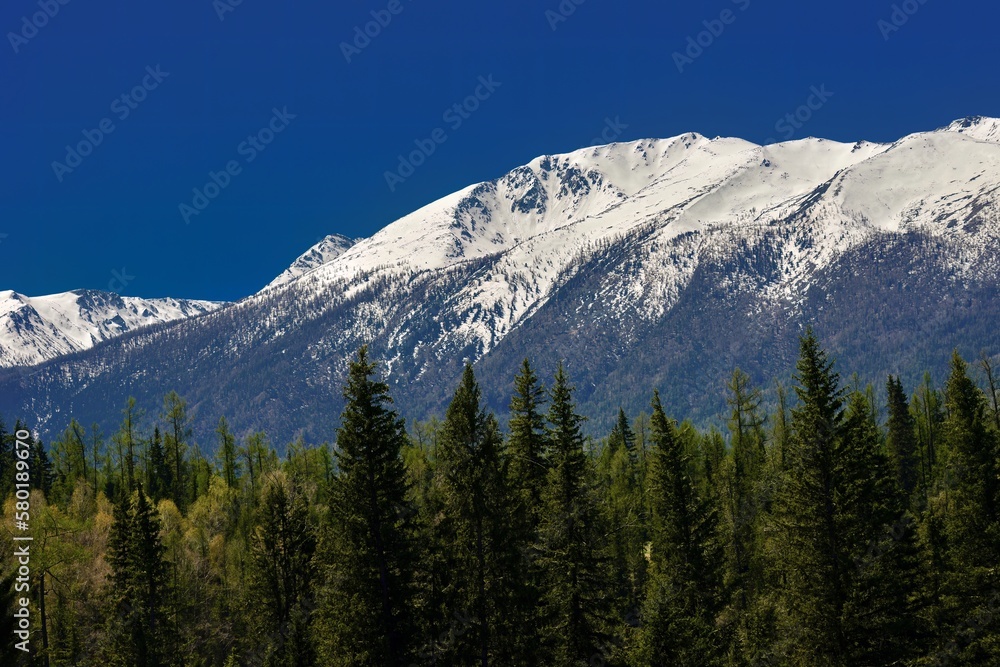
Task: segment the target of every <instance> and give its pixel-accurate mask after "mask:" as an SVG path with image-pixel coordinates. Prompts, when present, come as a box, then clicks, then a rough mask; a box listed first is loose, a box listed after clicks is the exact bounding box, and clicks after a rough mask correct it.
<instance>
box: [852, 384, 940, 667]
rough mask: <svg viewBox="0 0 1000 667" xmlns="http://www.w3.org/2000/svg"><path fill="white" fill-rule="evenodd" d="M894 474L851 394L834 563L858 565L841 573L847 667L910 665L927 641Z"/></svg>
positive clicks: (869, 413) (864, 409)
mask: <svg viewBox="0 0 1000 667" xmlns="http://www.w3.org/2000/svg"><path fill="white" fill-rule="evenodd" d="M897 470H898V468H897V466H896V464H895V462H894V461H892V460H890V458H889V456H888V455H887V454H886V452H885V450H884V449H883V447H882V436H881V433H880V432H879V428H878V424H877V423H876V421H875V411H874V408H873V406H872V405H871V402H870V400H869V398H868V397H866V396H865V395H864V394H862V393H861V392H859V391H854V392H852V393H851V395H850V397H849V400H848V406H847V411H846V414H845V419H844V427H843V431H842V434H841V437H840V438H839V440H838V442H837V445H836V449H835V452H834V473H833V474H834V488H835V492H834V500H835V515H836V519H835V523H836V529H837V533H838V538H839V539H838V543H839V545H840V548H841V549H842V550H843V552H842V553H838V554H837V558H838V559H839V560H840V561H842V562H849V561H853V564H854V567H849V566H845V567H843V568H842V572H843V583H842V586H843V591H844V601H843V604H842V606H841V607H840V618H841V619H842V632H843V635H844V639H845V646H844V649H845V651H846V652H845V654H844V655H843V660H844V661H845V664H847V665H896V664H906V663H907V662H908V661H909V660H911V659H912V658H914V657H915V656H916V651H917V649H918V647H919V645H920V642H922V641H923V640H924V639H925V637H924V633H923V631H922V629H921V627H920V625H919V623H918V612H919V608H918V602H917V589H918V585H919V584H920V577H921V572H920V565H919V555H918V551H917V540H916V538H917V535H916V528H917V526H916V520H915V519H914V517H913V516H912V515H911V514H910V513H909V512H908V511H907V508H908V505H909V502H908V496H907V494H906V493H905V492H904V491H903V488H902V486H901V485H900V483H899V479H898V478H897ZM905 478H906V477H904V479H905ZM908 479H914V477H913V476H910V477H908Z"/></svg>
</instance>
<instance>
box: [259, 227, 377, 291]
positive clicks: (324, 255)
mask: <svg viewBox="0 0 1000 667" xmlns="http://www.w3.org/2000/svg"><path fill="white" fill-rule="evenodd" d="M355 243H357V239H350V238H347V237H346V236H344V235H342V234H330V235H329V236H327V237H326V238H324V239H322V240H321V241H320V242H319V243H317V244H316V245H314V246H313V247H311V248H309V250H307V251H305V252H304V253H302V254H301V255H299V257H298V259H296V260H295V261H294V262H292V265H291V266H289V267H288V268H287V269H285V271H284V272H283V273H282V274H281V275H280V276H278V277H277V278H275V279H274V280H272V281H271V282H270V283H268V284H267V287H265V288H264V289H269V288H271V287H277V286H279V285H284V284H285V283H288V282H291V281H293V280H295V279H296V278H298V277H299V276H302V275H305V274H306V273H309V272H310V271H312V270H314V269H317V268H319V267H321V266H323V265H324V264H326V263H327V262H330V261H332V260H334V259H336V258H337V257H339V256H340V255H342V254H343V253H344V252H345V251H346V250H347V249H349V248H350V247H351V246H353V245H354V244H355Z"/></svg>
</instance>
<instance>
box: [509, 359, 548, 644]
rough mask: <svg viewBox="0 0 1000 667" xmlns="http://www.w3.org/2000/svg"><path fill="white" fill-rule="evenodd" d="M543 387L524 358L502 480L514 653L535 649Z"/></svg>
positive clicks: (544, 464) (543, 472)
mask: <svg viewBox="0 0 1000 667" xmlns="http://www.w3.org/2000/svg"><path fill="white" fill-rule="evenodd" d="M545 402H546V395H545V389H544V387H543V386H542V384H541V383H540V382H539V380H538V377H537V376H536V375H535V371H534V369H532V367H531V364H530V362H529V361H528V360H527V359H525V360H524V361H523V362H522V364H521V370H520V372H519V373H518V375H517V376H516V377H515V378H514V395H513V397H512V398H511V401H510V422H509V428H510V436H509V437H508V439H507V456H508V461H509V463H508V480H509V487H510V492H511V495H512V498H511V500H512V503H513V504H512V507H511V517H510V522H509V524H508V538H509V540H510V544H511V547H512V548H513V549H514V550H515V552H516V553H518V554H519V555H520V561H521V564H520V576H519V581H518V582H517V583H516V585H515V589H516V598H515V600H514V604H513V609H512V610H511V612H510V613H511V614H512V618H511V622H512V623H513V625H515V626H516V627H517V628H518V630H517V632H516V633H515V637H514V640H515V653H516V654H517V655H521V656H524V655H531V654H533V653H534V652H535V651H536V650H537V646H538V629H539V614H540V611H541V609H540V605H539V595H540V590H541V573H540V570H539V568H538V562H537V560H536V558H535V556H536V555H537V552H536V550H535V545H536V544H537V542H538V527H539V522H540V520H541V515H542V494H543V493H544V490H545V484H546V478H547V475H548V469H549V461H548V454H547V446H548V445H547V439H546V433H545V414H544V412H543V409H542V408H543V406H544V404H545Z"/></svg>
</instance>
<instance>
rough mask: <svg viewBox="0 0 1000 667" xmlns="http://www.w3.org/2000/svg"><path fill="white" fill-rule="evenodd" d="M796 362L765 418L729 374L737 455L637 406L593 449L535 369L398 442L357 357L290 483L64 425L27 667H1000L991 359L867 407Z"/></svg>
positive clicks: (298, 451)
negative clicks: (327, 427) (498, 406)
mask: <svg viewBox="0 0 1000 667" xmlns="http://www.w3.org/2000/svg"><path fill="white" fill-rule="evenodd" d="M800 352H801V353H800V359H799V362H798V366H797V368H798V373H797V375H796V380H795V386H794V387H793V388H791V390H790V391H786V390H785V389H783V388H781V387H779V388H778V401H777V403H778V407H777V409H776V410H775V411H774V412H773V413H772V414H765V412H764V410H763V408H762V392H761V390H760V389H759V388H756V387H753V386H751V384H750V381H749V378H748V377H747V376H746V375H745V374H743V373H741V372H740V371H739V370H737V371H735V372H734V373H733V375H732V378H731V380H730V382H729V385H728V397H727V398H728V404H729V406H730V414H729V419H728V426H727V428H726V430H725V431H724V432H723V431H719V430H716V429H711V430H708V431H699V430H698V429H696V428H695V427H693V426H692V425H691V424H690V423H681V424H678V423H677V422H676V421H675V420H674V419H672V418H671V417H670V416H669V415H667V414H665V412H664V410H663V408H662V406H661V403H660V400H659V396H658V394H657V393H656V392H653V394H652V397H651V410H650V413H648V414H643V415H639V416H637V417H635V418H634V419H629V417H628V416H627V415H626V414H624V412H620V413H619V415H618V420H617V423H616V425H615V427H614V428H613V429H612V430H611V432H610V433H609V434H608V435H607V437H606V438H604V439H602V440H600V441H598V442H595V441H593V440H591V439H589V438H586V437H585V436H584V434H583V431H582V428H581V424H582V423H583V421H584V417H582V416H581V415H579V414H578V413H577V411H576V407H575V404H574V399H573V388H572V386H571V383H570V379H569V378H568V377H567V375H566V373H565V371H564V370H563V369H562V368H561V367H560V368H559V369H558V370H557V371H556V373H555V376H554V379H553V381H552V383H551V386H550V387H549V388H545V387H543V384H542V382H541V381H540V379H539V378H538V376H537V375H536V372H535V370H534V369H533V368H532V367H531V365H530V363H529V362H528V361H527V360H526V361H525V362H524V363H523V365H522V367H521V368H520V370H519V373H518V374H517V376H516V378H515V381H514V391H513V397H512V400H511V403H510V420H509V424H508V427H507V429H506V432H504V431H503V430H502V429H501V427H500V424H499V423H498V420H497V419H496V417H495V416H494V415H492V414H490V413H489V412H487V411H486V410H484V408H483V407H482V401H481V397H480V389H479V386H478V384H477V382H476V379H475V376H474V373H473V369H472V367H471V366H470V367H467V368H466V369H465V373H464V376H463V378H462V380H461V383H460V385H459V386H458V388H457V390H456V391H455V394H454V398H453V400H452V401H451V404H450V406H449V407H448V410H447V413H446V415H445V417H444V419H443V421H434V420H432V421H430V422H427V423H420V424H415V425H414V426H413V427H412V428H411V429H410V430H409V432H407V429H406V427H405V425H404V422H403V421H402V420H401V419H400V417H399V415H398V414H397V413H396V412H395V411H394V410H393V408H392V402H391V398H390V396H389V388H388V385H387V384H385V383H384V382H383V381H382V380H381V378H380V375H379V373H378V369H377V366H376V364H375V363H373V362H372V361H371V360H370V359H369V358H368V354H367V351H366V350H365V349H362V350H361V351H360V352H359V354H358V356H357V358H356V360H355V361H354V362H353V363H352V364H351V367H350V372H349V379H348V381H347V384H346V386H345V387H344V397H345V399H346V407H345V409H344V411H343V414H342V415H341V424H342V425H341V427H340V429H339V431H338V432H337V434H336V447H330V446H328V445H323V446H320V447H307V446H305V445H304V444H303V443H301V442H299V443H295V444H293V445H291V446H289V447H288V450H287V455H285V456H283V457H279V455H278V454H277V452H276V451H275V449H274V448H273V447H272V446H271V444H270V443H269V441H268V438H267V436H266V435H265V434H263V433H258V434H253V435H250V436H249V437H247V438H244V439H239V438H237V437H236V436H235V435H234V434H233V431H232V430H231V428H230V426H229V425H228V424H227V423H226V420H225V419H221V420H220V422H219V426H218V429H217V433H216V435H217V438H218V443H217V446H216V447H214V451H215V452H216V454H215V455H214V456H213V457H212V458H208V457H206V456H205V455H204V454H203V453H202V452H201V451H200V449H199V448H198V447H197V446H196V445H195V444H194V443H193V442H192V440H191V430H190V420H189V418H188V414H187V406H186V404H185V402H184V400H183V399H181V398H180V397H179V396H177V395H176V394H173V393H172V394H170V395H168V396H167V397H166V399H165V400H164V405H163V410H162V413H161V414H160V418H159V420H157V426H156V427H155V428H154V430H153V431H152V433H140V432H139V431H138V429H137V427H136V424H138V423H145V421H144V420H142V419H141V418H140V415H139V414H138V412H137V408H136V406H135V403H134V401H131V400H130V401H129V402H128V404H127V405H126V407H125V409H124V411H123V418H122V425H121V428H120V429H119V430H118V431H117V432H116V433H114V434H113V435H112V436H111V438H110V439H109V440H108V441H107V442H105V439H104V438H103V436H102V434H101V433H100V432H99V431H98V430H97V429H95V428H92V429H90V430H87V429H84V428H83V427H81V426H80V425H79V424H77V423H76V422H75V421H71V423H70V425H69V426H68V427H67V429H66V431H65V432H64V433H63V434H62V435H61V436H60V437H59V438H58V439H57V440H56V441H55V442H53V443H52V446H51V448H49V449H48V450H46V448H45V447H43V446H42V445H41V443H34V442H33V443H32V444H31V457H30V460H31V484H32V486H33V490H32V492H31V507H32V517H31V528H30V531H31V535H32V536H33V537H34V541H33V543H32V550H33V551H32V577H33V579H32V582H31V583H32V588H31V590H32V613H33V618H32V623H33V629H34V634H33V635H32V646H33V649H34V653H33V657H32V659H31V663H30V664H36V665H112V666H116V665H121V666H128V667H134V666H146V665H149V666H159V665H223V666H226V667H229V666H234V665H282V666H284V665H287V666H302V667H305V666H309V665H359V666H360V665H370V666H373V667H374V666H394V665H399V666H409V665H447V666H449V667H451V666H463V665H470V666H471V665H480V666H485V665H497V666H505V667H506V666H520V665H554V666H559V667H563V666H565V667H569V666H574V667H575V666H593V665H621V666H636V667H638V666H654V665H655V666H664V667H666V666H670V667H683V666H696V665H697V666H720V667H721V666H726V667H730V666H732V667H764V666H777V665H790V666H802V667H805V666H809V667H813V666H834V667H862V666H869V665H870V666H876V665H878V666H889V665H954V666H959V665H983V666H994V667H995V666H996V665H1000V631H998V629H1000V410H998V387H997V385H996V378H995V377H994V369H993V368H992V366H991V364H990V362H989V360H988V359H987V358H984V359H983V361H982V362H981V364H980V368H979V370H978V371H977V370H974V369H970V367H969V366H968V365H967V363H966V362H965V361H964V360H963V359H962V358H961V357H959V356H958V355H957V353H956V355H955V356H954V358H953V360H952V365H951V373H950V376H949V378H948V380H947V383H946V384H945V386H944V387H943V388H941V389H938V388H935V387H934V386H933V385H932V383H931V382H930V380H929V379H925V382H924V383H923V384H922V385H921V386H920V387H918V388H916V390H915V391H914V392H913V393H912V395H909V396H908V394H907V391H906V389H905V388H904V387H903V386H902V384H901V383H900V381H899V380H898V379H897V378H895V377H890V378H888V381H887V385H886V394H885V403H886V404H885V405H882V404H880V403H881V401H877V400H876V398H875V396H876V392H875V391H874V390H873V389H872V388H871V387H860V386H856V383H855V385H851V384H848V385H845V384H844V383H843V382H842V381H841V378H840V377H839V375H838V374H837V372H836V370H835V369H834V367H833V364H832V362H831V361H830V360H829V359H828V358H827V355H826V354H825V352H824V351H823V350H822V349H821V347H820V345H819V344H818V342H817V340H816V339H815V337H814V336H813V335H812V334H811V333H808V334H807V335H806V336H805V337H804V338H803V339H802V341H801V350H800ZM979 371H981V373H980V372H979ZM976 377H982V378H984V380H985V381H984V382H983V385H984V387H985V388H983V387H980V386H979V385H978V383H977V381H976V379H975V378H976ZM20 428H22V425H21V424H17V425H16V428H15V430H17V429H20ZM12 441H13V440H12V435H11V434H10V433H7V432H5V433H3V434H2V437H0V443H2V450H0V464H2V475H0V480H2V484H3V486H2V487H0V490H2V491H3V493H4V497H7V498H8V500H7V502H6V503H5V506H4V523H3V527H4V531H10V530H11V527H12V526H13V525H14V524H13V521H14V519H13V517H14V512H15V504H14V502H15V501H14V498H13V497H12V494H11V484H12V483H13V478H14V472H13V470H12V465H13V455H12ZM11 543H12V542H11V540H10V539H9V536H8V537H7V538H4V539H3V540H2V542H0V549H3V550H5V551H4V553H3V555H4V561H3V562H4V563H5V564H7V565H5V567H4V572H3V574H4V575H6V576H5V577H4V580H3V581H2V582H0V597H2V599H0V604H2V605H3V606H5V607H9V606H10V605H11V604H12V602H13V600H12V597H13V591H12V588H11V584H12V583H13V574H12V569H11V567H10V565H9V563H11V562H12V561H11V559H10V552H9V550H10V548H11V547H10V545H11ZM5 618H9V616H5ZM5 622H6V621H5ZM5 630H6V627H5ZM3 641H4V649H3V655H2V656H0V658H2V659H0V662H2V664H4V665H8V664H9V665H14V664H19V663H18V661H19V660H21V661H22V663H23V664H27V662H26V661H24V660H23V658H22V657H19V656H18V653H17V652H15V651H13V650H12V646H11V644H12V642H11V633H9V632H6V631H5V635H4V638H3Z"/></svg>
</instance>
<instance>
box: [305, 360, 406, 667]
mask: <svg viewBox="0 0 1000 667" xmlns="http://www.w3.org/2000/svg"><path fill="white" fill-rule="evenodd" d="M375 369H376V364H375V363H374V362H371V361H369V359H368V350H367V348H365V347H362V348H361V350H360V351H359V352H358V357H357V359H356V360H355V361H353V362H352V363H351V366H350V370H349V373H348V380H347V384H346V386H345V387H344V399H345V401H346V406H345V407H344V411H343V413H342V414H341V427H340V430H339V431H338V432H337V451H336V458H337V467H338V470H339V472H338V474H337V476H336V478H335V480H334V482H333V486H332V489H331V503H330V512H331V517H330V523H329V525H328V528H327V530H326V531H325V532H324V535H323V539H322V541H321V543H320V549H319V552H318V560H319V562H320V563H322V564H323V572H322V579H321V581H322V584H321V587H322V589H321V598H320V603H319V607H318V609H317V617H318V621H317V626H316V629H317V632H316V637H317V644H318V653H319V657H320V659H321V661H322V663H323V664H327V665H386V666H387V667H393V666H399V665H408V664H409V660H410V659H411V658H412V649H413V636H412V634H413V623H412V612H413V609H412V606H411V605H412V600H413V590H412V586H413V584H412V581H411V576H410V572H411V570H412V568H413V567H414V564H415V560H416V558H417V554H416V553H415V548H414V543H413V535H412V531H413V527H412V526H411V525H410V524H411V523H412V521H411V519H410V517H411V516H412V511H411V508H410V502H409V500H408V498H407V493H408V488H407V481H406V471H405V469H404V467H403V461H402V457H401V452H402V449H403V446H404V444H405V442H406V432H405V430H404V425H403V421H402V420H401V419H400V418H399V417H398V415H397V414H396V412H395V411H394V410H392V409H391V407H390V406H391V404H392V399H391V398H390V396H389V387H388V385H387V384H385V383H384V382H382V381H380V380H378V379H377V378H376V377H375Z"/></svg>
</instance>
